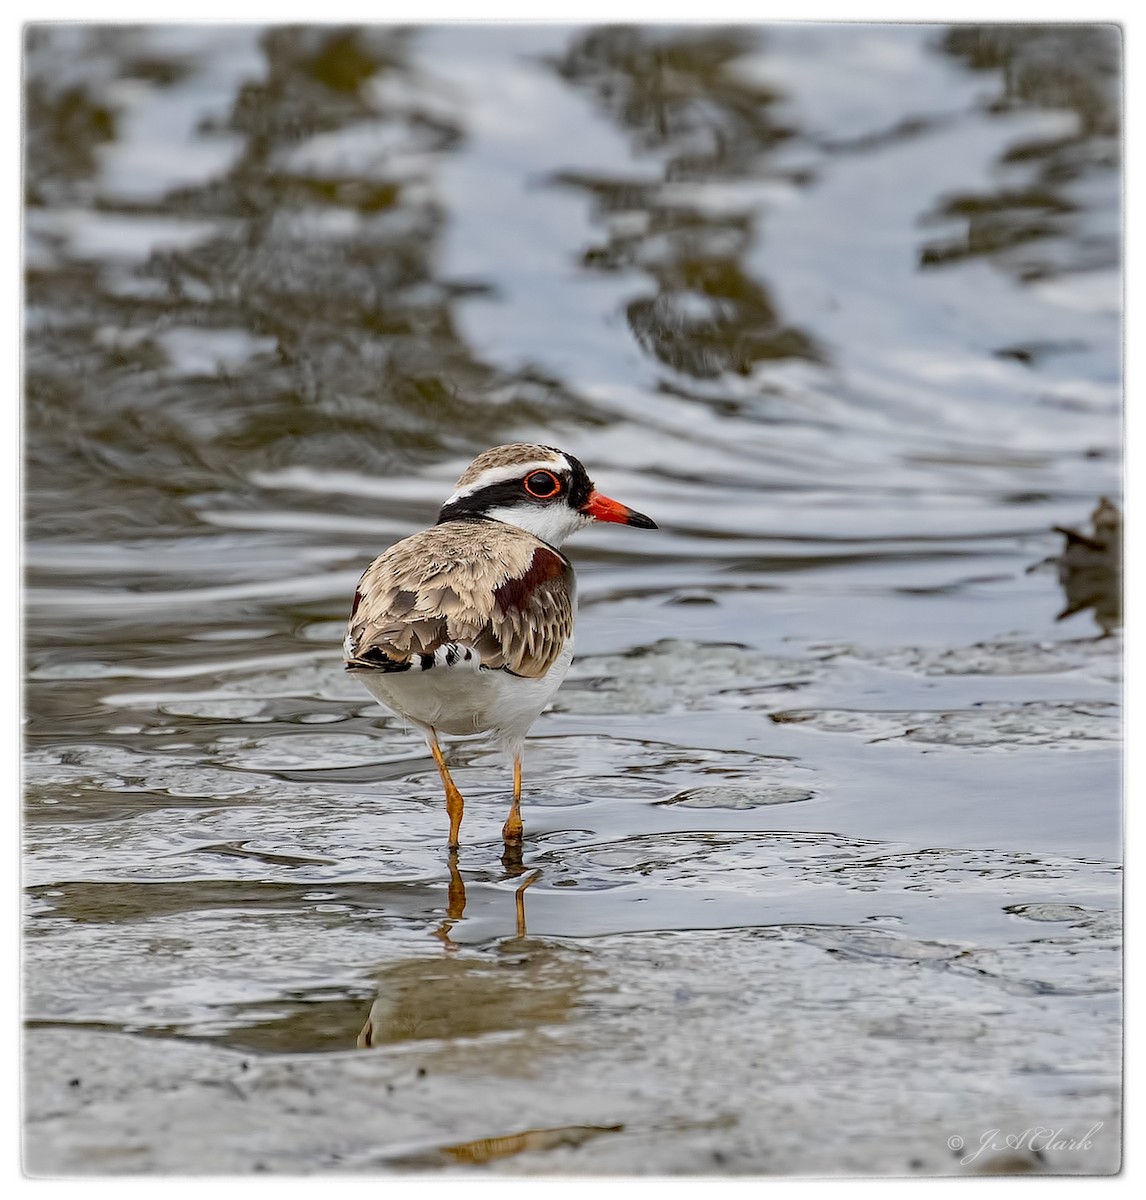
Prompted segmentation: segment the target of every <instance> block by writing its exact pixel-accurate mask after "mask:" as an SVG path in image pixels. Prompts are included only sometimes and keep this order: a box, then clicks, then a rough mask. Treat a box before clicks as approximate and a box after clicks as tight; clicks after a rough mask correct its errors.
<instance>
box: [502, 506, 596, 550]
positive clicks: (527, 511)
mask: <svg viewBox="0 0 1146 1200" xmlns="http://www.w3.org/2000/svg"><path fill="white" fill-rule="evenodd" d="M485 515H486V516H487V517H492V518H493V519H494V520H495V521H504V522H505V524H506V525H516V526H517V527H518V529H524V530H525V531H526V533H532V534H533V536H534V537H535V538H540V539H541V540H542V541H543V542H548V543H549V545H551V546H560V545H561V543H562V542H564V541H565V539H566V538H567V537H569V535H570V534H573V533H576V532H577V530H578V529H584V528H585V526H586V525H592V524H593V518H592V517H587V516H586V515H585V514H584V513H581V512H578V511H577V510H576V509H573V508H570V507H569V506H568V505H567V504H513V505H506V506H505V507H503V508H491V509H488V510H487V511H486V513H485Z"/></svg>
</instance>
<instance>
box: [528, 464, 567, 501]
mask: <svg viewBox="0 0 1146 1200" xmlns="http://www.w3.org/2000/svg"><path fill="white" fill-rule="evenodd" d="M523 482H524V484H525V490H526V491H527V492H528V493H529V494H530V495H531V496H536V497H537V499H538V500H550V499H552V498H553V497H554V496H556V495H557V493H558V492H559V491H560V490H561V481H560V480H559V479H558V478H557V476H556V475H554V474H553V472H552V471H531V472H530V473H529V474H528V475H526V477H525V479H524V480H523Z"/></svg>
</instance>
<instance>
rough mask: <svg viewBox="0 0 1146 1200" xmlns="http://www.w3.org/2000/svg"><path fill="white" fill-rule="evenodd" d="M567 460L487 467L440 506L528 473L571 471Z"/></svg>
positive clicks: (547, 459)
mask: <svg viewBox="0 0 1146 1200" xmlns="http://www.w3.org/2000/svg"><path fill="white" fill-rule="evenodd" d="M572 470H573V468H572V467H570V465H569V462H568V460H567V459H566V458H565V457H564V456H562V457H560V458H546V459H534V461H533V462H524V463H512V464H510V465H509V466H507V467H487V468H486V470H484V471H483V472H482V473H481V474H480V475H479V476H478V477H477V479H475V480H474V482H473V483H471V484H469V485H468V486H466V487H464V488H458V490H457V491H456V492H454V494H453V495H452V496H451V497H450V498H449V499H448V500H447V501H446V502H445V504H443V505H442V507H443V508H446V507H447V506H448V505H450V504H453V503H454V502H455V501H458V500H461V499H462V498H463V497H465V496H472V495H473V494H474V492H480V491H481V490H482V488H487V487H491V486H492V485H493V484H495V483H505V482H506V481H507V480H509V479H521V478H523V477H524V476H525V475H527V474H528V473H529V472H530V471H570V472H571V471H572Z"/></svg>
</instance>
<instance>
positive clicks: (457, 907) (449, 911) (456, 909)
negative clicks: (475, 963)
mask: <svg viewBox="0 0 1146 1200" xmlns="http://www.w3.org/2000/svg"><path fill="white" fill-rule="evenodd" d="M446 865H447V866H448V867H449V870H450V884H449V889H448V890H447V892H446V919H445V920H444V921H443V922H442V923H441V924H440V925H439V926H438V928H437V929H436V930H435V931H434V937H436V938H440V939H441V940H442V941H443V942H444V943H445V945H446V949H448V950H456V949H457V946H455V945H454V943H453V942H452V941H450V930H451V929H452V928H453V927H454V925H456V924H457V922H458V921H460V920H461V919H462V917H463V916H464V915H465V911H466V884H465V880H464V879H462V873H461V871H459V870H458V852H457V851H456V850H451V851H450V853H449V857H448V858H447V859H446Z"/></svg>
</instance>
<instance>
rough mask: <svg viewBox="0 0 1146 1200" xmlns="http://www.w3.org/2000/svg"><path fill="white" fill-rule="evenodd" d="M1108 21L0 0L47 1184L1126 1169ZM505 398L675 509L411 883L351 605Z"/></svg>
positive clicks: (1111, 38)
mask: <svg viewBox="0 0 1146 1200" xmlns="http://www.w3.org/2000/svg"><path fill="white" fill-rule="evenodd" d="M1120 53H1121V51H1120V45H1119V42H1118V38H1117V36H1116V34H1115V33H1114V32H1112V31H1111V30H1109V29H1105V28H1100V27H1089V28H1087V27H1083V28H1074V29H1065V28H1060V29H1039V28H1036V27H1029V28H1025V29H1021V30H1019V29H1008V28H1006V27H999V28H994V29H991V30H983V29H979V28H974V27H969V26H968V27H956V28H952V29H944V28H943V27H940V26H932V27H918V28H912V27H891V26H888V27H878V26H871V27H862V26H819V27H817V26H799V25H790V26H777V27H766V26H765V27H758V28H754V29H748V30H736V29H727V30H725V29H715V28H714V29H704V28H690V29H660V30H658V29H653V28H641V29H626V28H622V27H610V28H605V29H589V28H581V29H570V28H562V27H544V28H529V27H512V26H506V27H498V28H480V27H460V26H459V27H450V26H441V27H437V28H434V29H424V30H397V29H387V28H382V27H379V28H374V29H347V30H338V29H333V28H327V29H299V28H295V29H270V30H268V29H255V28H250V29H247V28H243V27H227V28H211V27H196V28H188V27H165V28H161V27H156V28H149V29H135V28H130V27H116V28H95V27H83V26H60V27H51V28H49V27H33V28H32V29H31V30H30V32H29V34H28V37H27V57H26V63H27V142H26V146H27V167H26V178H25V183H26V193H27V207H26V238H27V243H26V266H27V270H28V282H27V293H26V295H27V340H26V352H25V363H26V381H27V388H26V396H27V399H26V409H25V445H26V456H27V465H26V483H27V493H26V550H25V556H26V563H27V570H28V577H27V588H28V590H27V594H26V597H27V598H26V610H25V613H26V615H25V620H26V631H27V651H28V655H27V670H28V683H27V692H26V714H27V742H26V765H25V789H26V802H27V826H26V832H25V842H24V846H25V862H26V870H25V882H26V886H27V896H28V923H27V926H26V930H27V932H26V940H25V965H26V999H25V1015H26V1017H27V1019H28V1021H29V1024H30V1032H29V1034H28V1042H27V1047H28V1053H29V1059H28V1062H29V1067H28V1074H27V1089H28V1106H29V1107H28V1118H29V1133H28V1155H29V1158H28V1162H29V1166H30V1167H32V1169H34V1170H40V1171H47V1172H51V1173H59V1172H82V1173H92V1172H100V1171H147V1170H169V1171H178V1172H185V1171H203V1170H226V1171H248V1170H254V1169H269V1170H292V1171H311V1170H325V1169H336V1168H341V1169H357V1170H366V1169H369V1170H430V1169H433V1170H474V1169H489V1164H492V1165H493V1166H495V1167H496V1168H497V1169H500V1170H525V1171H562V1172H574V1171H632V1170H640V1171H693V1172H704V1173H710V1174H711V1173H714V1172H720V1171H723V1170H728V1171H755V1172H761V1171H795V1172H805V1173H818V1174H824V1173H833V1172H840V1171H850V1172H853V1173H871V1172H882V1173H887V1172H892V1173H903V1172H910V1171H923V1172H948V1171H964V1170H977V1169H982V1168H983V1167H984V1166H985V1165H988V1164H990V1163H995V1164H996V1165H997V1169H1005V1168H1006V1167H1007V1165H1008V1162H1009V1165H1010V1167H1012V1168H1013V1169H1023V1170H1027V1169H1034V1170H1045V1169H1057V1170H1074V1171H1107V1170H1110V1169H1112V1168H1113V1167H1114V1166H1116V1165H1117V1162H1118V1156H1119V1139H1118V1130H1117V1120H1118V1105H1119V1087H1120V1059H1119V1056H1120V1025H1119V1010H1120V991H1119V987H1120V984H1119V971H1120V950H1119V930H1120V921H1119V900H1120V878H1119V863H1120V859H1121V846H1120V821H1121V814H1120V797H1119V788H1120V775H1119V771H1120V758H1119V742H1120V732H1121V724H1120V716H1121V709H1120V682H1119V681H1120V669H1121V643H1120V638H1119V636H1118V634H1117V630H1116V626H1117V621H1116V620H1111V619H1107V618H1108V617H1109V612H1110V608H1111V605H1112V604H1114V605H1115V607H1116V599H1115V600H1111V596H1110V594H1109V589H1108V591H1107V594H1106V596H1105V600H1100V607H1101V605H1105V607H1104V608H1102V611H1103V612H1104V613H1106V614H1107V617H1104V619H1103V621H1099V620H1097V619H1096V617H1095V615H1094V606H1093V605H1091V607H1090V608H1089V609H1088V608H1083V609H1081V610H1080V611H1079V612H1077V613H1076V614H1075V615H1073V616H1071V617H1070V618H1069V619H1067V620H1064V621H1062V622H1058V621H1056V620H1055V618H1056V615H1058V614H1059V613H1060V612H1061V611H1062V610H1063V609H1064V608H1067V607H1071V606H1072V599H1071V598H1070V597H1069V596H1064V592H1063V590H1062V587H1061V586H1060V582H1059V579H1058V576H1057V574H1056V569H1055V567H1054V565H1053V564H1047V565H1044V566H1043V567H1042V568H1041V569H1038V570H1034V571H1029V570H1028V568H1029V567H1031V566H1032V564H1036V563H1039V562H1040V561H1041V560H1043V559H1045V558H1047V557H1048V556H1051V555H1057V554H1058V553H1059V552H1060V551H1061V549H1062V546H1063V538H1062V536H1061V535H1059V534H1055V533H1054V532H1052V527H1054V526H1056V525H1059V526H1067V527H1074V528H1079V529H1081V530H1083V531H1084V532H1086V531H1088V530H1089V529H1090V525H1089V514H1090V513H1091V511H1092V509H1094V507H1095V505H1096V503H1097V502H1098V499H1099V497H1100V496H1103V495H1106V496H1109V497H1111V498H1112V499H1113V500H1114V501H1116V502H1118V501H1119V491H1120V419H1121V417H1120V411H1121V410H1120V404H1121V374H1120V333H1121V320H1120V278H1119V253H1120V250H1119V244H1118V231H1119V220H1120V213H1119V186H1120V184H1119V166H1118V148H1119V145H1118V137H1119V129H1118V120H1119V113H1118V107H1117V96H1118V72H1119V61H1120ZM517 438H524V439H536V440H541V441H544V442H547V443H551V444H556V445H560V446H562V447H564V448H567V449H568V450H570V451H572V452H573V453H575V454H577V455H578V456H579V457H581V458H582V459H583V460H584V461H585V462H586V463H587V464H588V465H589V467H590V470H591V472H592V473H593V475H594V476H595V478H596V480H597V482H598V483H599V484H600V486H601V487H602V489H603V490H604V491H606V492H608V493H609V494H610V495H614V496H617V497H619V498H621V499H622V500H624V501H625V502H626V503H629V504H631V505H633V506H634V507H636V508H638V509H639V510H641V511H643V512H648V513H649V514H651V515H652V516H654V517H655V519H656V520H657V521H658V522H659V524H660V526H661V529H660V531H659V532H657V533H646V532H644V531H637V530H630V529H620V528H601V529H599V530H594V531H591V532H589V533H587V534H584V535H582V536H581V537H580V538H579V539H578V540H577V541H575V542H573V543H572V544H571V545H570V547H569V549H570V551H571V554H572V556H573V558H574V559H575V561H576V563H577V567H578V572H579V578H580V590H581V616H580V622H579V628H578V658H577V661H576V662H575V664H574V667H573V670H572V672H571V674H570V677H569V679H568V681H567V682H566V684H565V686H564V687H563V689H562V690H561V692H560V693H559V695H558V697H557V700H556V703H555V704H554V705H553V708H552V710H551V711H550V712H548V713H547V714H546V715H545V716H543V717H542V719H541V720H540V721H539V722H538V724H537V725H536V726H535V729H534V736H533V738H532V739H531V742H530V747H529V752H528V758H527V764H526V797H525V805H524V815H525V821H526V842H525V855H524V858H525V862H524V872H522V871H519V870H513V869H511V870H507V869H506V868H505V866H503V864H502V862H501V843H500V837H499V831H500V828H501V823H502V821H503V819H504V817H505V811H506V803H507V787H508V780H507V772H506V770H505V766H504V764H503V763H502V762H501V761H500V760H499V758H498V756H497V755H496V754H495V753H494V752H493V751H492V750H490V749H489V748H488V747H486V746H485V745H484V744H483V743H481V742H471V743H459V744H457V745H456V746H455V748H454V750H453V757H454V761H456V762H457V763H458V769H457V772H456V778H457V780H458V783H459V785H460V786H461V788H462V790H463V792H464V793H465V794H466V796H467V800H468V804H467V812H466V819H465V825H464V827H463V840H464V842H465V845H464V847H463V851H462V854H461V857H460V861H459V863H458V869H457V871H456V872H453V873H451V870H450V867H449V864H448V862H447V856H446V852H445V829H446V820H445V813H444V810H443V804H442V801H441V797H440V791H439V785H438V782H437V774H436V771H435V770H434V767H433V763H432V761H431V759H430V758H429V756H428V755H427V753H426V751H425V748H424V745H423V744H422V742H421V739H420V738H419V737H417V736H416V735H414V734H413V733H412V732H411V731H409V730H407V729H404V728H403V727H402V725H401V723H400V722H398V721H397V720H395V719H392V718H390V717H389V716H388V715H386V714H385V713H384V712H383V711H382V710H381V709H380V708H379V707H378V706H377V705H375V704H374V703H373V702H372V701H371V700H370V698H369V696H368V695H367V694H366V693H365V691H364V690H363V689H361V688H360V686H359V685H358V684H357V683H355V682H354V681H353V680H351V679H349V678H347V677H346V676H345V674H344V673H343V672H342V670H341V655H340V649H339V644H340V641H341V638H342V632H343V622H344V619H345V614H346V611H347V608H348V603H349V597H350V595H351V594H352V592H353V587H354V583H355V581H356V579H357V577H358V575H359V573H360V572H361V570H362V569H363V567H364V566H365V564H366V563H367V562H368V561H369V560H370V559H371V558H372V557H373V556H374V555H375V554H377V553H378V552H379V551H380V550H381V549H383V548H384V547H385V546H386V545H388V544H389V543H390V542H392V541H394V540H396V539H398V538H399V537H401V536H404V535H405V534H407V533H409V532H411V531H413V530H415V529H417V528H420V527H422V526H423V525H425V524H428V523H430V522H431V521H432V520H433V519H434V515H435V513H436V509H437V506H438V504H440V502H441V500H442V498H443V497H444V496H445V495H446V494H448V492H449V491H450V489H451V485H452V482H453V480H454V479H455V478H456V476H457V475H458V473H459V472H460V470H461V468H462V467H463V466H464V465H465V463H466V462H467V461H468V459H469V458H470V457H471V456H472V455H473V454H475V453H476V452H478V451H479V450H481V449H483V448H485V447H486V446H488V445H492V444H495V443H497V442H501V441H508V440H513V439H517ZM1099 575H1101V572H1099ZM1087 578H1088V579H1089V578H1090V576H1087ZM1115 591H1116V589H1115ZM1076 592H1077V588H1076ZM1105 627H1109V628H1113V629H1114V630H1115V632H1113V633H1112V635H1111V636H1109V637H1099V636H1098V635H1099V634H1100V633H1101V632H1102V630H1103V628H1105ZM525 880H531V881H532V882H531V883H530V886H529V888H528V889H527V890H525V891H523V892H520V893H519V888H520V887H521V884H522V882H523V881H525ZM73 1080H78V1081H79V1082H78V1083H73V1082H72V1081H73ZM383 1084H384V1085H385V1086H383ZM237 1097H238V1098H237ZM305 1097H310V1099H304V1098H305ZM314 1097H318V1098H317V1099H315V1098H314ZM380 1097H383V1098H382V1099H380ZM385 1097H390V1099H385ZM252 1113H253V1114H255V1115H253V1116H252ZM244 1114H245V1115H244ZM175 1121H177V1122H178V1126H177V1127H178V1129H179V1134H178V1136H172V1135H171V1133H170V1128H169V1127H170V1125H171V1123H172V1122H175ZM1096 1123H1097V1124H1098V1125H1099V1130H1098V1132H1097V1133H1096V1134H1094V1135H1093V1137H1092V1139H1091V1140H1092V1142H1093V1145H1092V1146H1090V1147H1084V1148H1081V1149H1079V1148H1062V1147H1057V1148H1056V1147H1045V1148H1042V1149H1039V1151H1038V1153H1037V1154H1036V1153H1031V1152H1030V1151H1031V1147H1030V1146H1027V1147H1025V1149H1024V1150H1023V1153H1022V1154H1021V1155H1020V1156H1019V1157H1018V1159H1015V1161H1013V1162H1012V1161H1010V1160H1007V1159H1006V1158H1005V1157H1004V1156H1002V1155H996V1153H995V1151H994V1150H993V1149H991V1148H990V1147H988V1148H987V1149H985V1150H984V1151H983V1153H982V1154H981V1155H980V1156H979V1157H978V1158H976V1159H974V1160H973V1161H968V1162H964V1161H963V1158H964V1157H966V1155H965V1154H960V1153H958V1152H956V1151H954V1150H953V1149H952V1148H951V1147H952V1146H953V1145H954V1142H953V1141H952V1140H951V1139H953V1138H956V1137H959V1138H962V1139H964V1141H965V1142H966V1144H967V1146H968V1147H971V1148H976V1147H979V1145H980V1139H981V1135H982V1134H983V1132H984V1131H989V1130H990V1129H992V1128H995V1127H999V1128H1001V1129H1002V1130H1003V1133H1004V1134H1005V1133H1007V1132H1010V1131H1013V1132H1016V1133H1019V1132H1021V1131H1022V1130H1024V1129H1027V1128H1028V1127H1031V1126H1056V1127H1061V1128H1062V1129H1063V1130H1064V1131H1065V1132H1064V1136H1067V1137H1069V1136H1070V1135H1076V1136H1077V1138H1078V1139H1082V1135H1083V1134H1085V1133H1086V1131H1087V1129H1088V1128H1090V1127H1091V1126H1093V1125H1095V1124H1096ZM1011 1157H1012V1159H1014V1155H1012V1156H1011Z"/></svg>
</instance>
